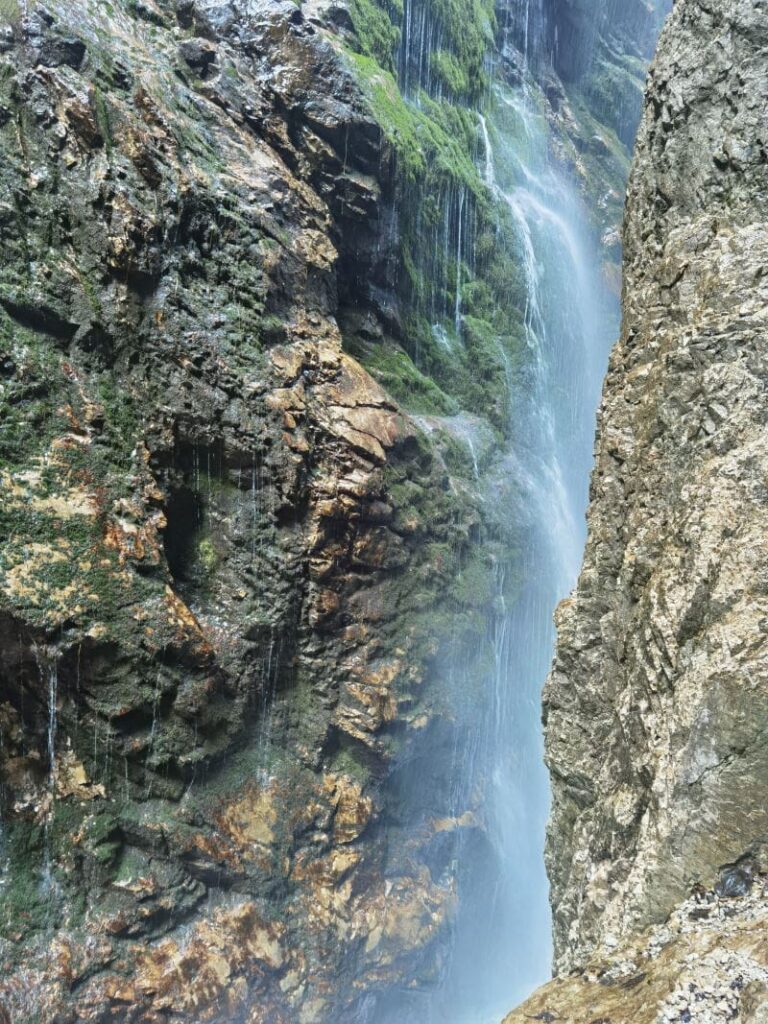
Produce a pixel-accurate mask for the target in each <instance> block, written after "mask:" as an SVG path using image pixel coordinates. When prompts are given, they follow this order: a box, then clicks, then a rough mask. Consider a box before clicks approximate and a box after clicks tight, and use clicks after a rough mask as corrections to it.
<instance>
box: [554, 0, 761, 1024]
mask: <svg viewBox="0 0 768 1024" xmlns="http://www.w3.org/2000/svg"><path fill="white" fill-rule="evenodd" d="M767 47H768V10H767V9H766V6H765V4H764V3H761V2H755V0H723V2H721V3H718V4H710V3H705V2H703V0H677V2H676V3H675V6H674V11H673V13H672V15H671V17H670V20H669V22H668V24H667V27H666V29H665V31H664V34H663V36H662V41H661V44H660V50H659V53H658V56H657V58H656V61H655V63H654V65H653V68H652V71H651V76H650V81H649V85H648V90H647V97H646V107H645V114H644V118H643V123H642V126H641V129H640V136H639V143H638V149H637V154H636V158H635V163H634V169H633V173H632V176H631V183H630V188H629V199H628V207H627V213H626V223H625V229H624V243H625V282H624V319H623V329H622V335H621V341H620V343H619V345H618V346H617V348H616V350H615V352H614V354H613V357H612V360H611V366H610V371H609V374H608V379H607V383H606V386H605V393H604V401H603V407H602V413H601V420H600V427H599V437H598V446H597V465H596V470H595V473H594V478H593V482H592V501H591V509H590V513H589V523H590V535H589V542H588V548H587V553H586V560H585V564H584V569H583V572H582V575H581V579H580V581H579V585H578V588H577V590H576V592H575V593H574V595H573V597H572V598H571V599H570V600H569V601H567V602H565V603H564V604H563V606H562V607H561V609H560V611H559V615H558V626H559V644H558V649H557V657H556V662H555V666H554V670H553V672H552V675H551V678H550V680H549V683H548V686H547V689H546V694H545V718H546V729H547V757H548V762H549V765H550V768H551V772H552V779H553V787H554V807H553V813H552V819H551V826H550V831H549V845H548V862H549V869H550V874H551V879H552V898H553V905H554V911H555V934H556V944H557V966H558V968H559V969H560V971H564V972H567V971H569V970H572V969H577V968H580V967H582V966H583V965H584V964H585V963H586V962H587V961H588V960H589V959H590V958H594V957H597V958H598V959H599V958H601V957H602V958H605V957H606V956H607V955H608V954H609V953H610V951H611V950H614V949H615V948H616V946H617V944H622V943H625V942H626V941H627V940H628V938H629V937H631V936H633V935H636V934H637V933H639V932H641V931H642V930H643V929H645V928H647V927H648V926H650V925H654V924H656V923H658V922H662V921H664V920H665V919H666V918H667V915H669V914H670V912H671V911H672V910H673V908H674V907H675V906H677V905H678V904H680V903H681V901H683V900H684V899H685V898H686V897H687V896H688V894H689V893H690V892H691V890H692V887H694V886H699V885H702V886H704V887H705V888H708V887H711V886H712V884H713V883H714V881H715V879H716V878H717V876H718V873H719V872H720V871H721V870H722V869H723V868H726V867H727V866H728V865H731V866H733V865H736V866H737V868H738V870H742V871H743V872H746V874H747V875H749V877H750V879H751V877H752V875H755V874H759V873H760V872H761V871H762V870H763V860H762V853H761V850H762V844H764V842H765V841H766V838H767V837H768V805H767V804H766V799H765V796H766V792H768V746H766V743H765V734H766V729H767V728H768V701H767V699H766V696H767V694H766V690H767V688H768V658H767V656H766V652H767V650H768V647H767V645H768V617H767V613H768V597H767V596H766V579H767V578H768V577H767V576H766V557H765V550H766V538H767V537H768V511H767V506H766V492H765V480H766V474H767V473H768V429H767V424H768V414H767V412H766V409H767V408H768V407H767V405H766V380H767V379H768V361H767V360H766V345H765V340H766V329H767V328H768V313H767V312H766V310H768V285H767V284H766V276H765V263H766V256H767V255H768V227H767V226H766V225H767V224H768V189H767V188H766V185H767V184H768V157H767V156H766V132H767V131H768V124H767V122H766V111H768V75H767V74H766V67H767V65H766V52H767V50H766V48H767ZM726 876H727V877H730V876H728V875H727V872H726ZM748 888H749V886H747V885H745V886H744V887H743V892H747V890H748ZM760 892H761V893H762V884H761V888H760ZM725 895H730V896H734V897H735V896H738V893H737V892H735V891H734V892H729V891H726V892H725ZM760 899H762V897H760ZM755 912H756V913H757V914H758V915H762V914H764V913H765V908H764V903H763V905H762V906H761V907H758V908H757V909H756V911H755ZM725 913H726V915H730V914H733V915H735V916H734V918H733V921H732V922H731V924H730V925H728V927H731V926H733V928H738V927H741V926H740V925H739V926H737V925H736V923H735V922H737V921H740V920H741V919H742V918H741V915H742V913H746V912H745V911H744V912H743V911H742V909H741V908H740V907H739V905H738V902H735V903H734V904H732V905H729V908H728V909H727V910H726V911H725ZM749 920H750V921H752V919H751V918H749ZM745 921H746V919H745ZM753 925H754V921H752V923H751V924H750V923H748V922H747V924H745V927H747V928H748V929H749V928H752V927H753ZM674 927H677V926H676V925H675V926H674ZM686 927H687V926H686ZM702 928H703V929H704V933H705V934H704V937H703V938H701V940H699V939H696V940H695V941H694V940H690V943H689V940H688V939H687V938H685V937H681V938H678V939H676V940H675V941H676V942H677V943H678V946H677V947H676V948H677V949H678V950H680V952H681V954H682V953H683V952H685V950H687V951H688V952H687V953H686V956H687V955H688V953H690V955H691V957H694V958H695V957H696V956H698V955H699V954H700V953H701V955H704V954H706V957H709V955H710V954H709V952H707V951H706V950H705V947H706V946H707V943H708V942H710V939H708V938H707V937H706V936H707V935H711V932H710V931H709V925H706V926H704V925H702ZM683 931H685V929H683ZM728 934H729V933H728V930H727V928H725V930H724V931H723V932H722V935H721V938H722V944H723V945H722V949H723V956H726V955H727V956H730V955H731V953H730V949H731V946H730V939H729V938H728ZM699 941H701V942H702V943H703V944H704V945H703V946H701V947H699V946H697V943H698V942H699ZM717 941H720V940H717ZM741 941H742V940H741V939H740V940H739V942H741ZM686 943H689V946H690V948H689V947H688V946H686ZM744 943H746V945H745V946H744V948H747V947H749V956H751V957H752V958H753V959H754V960H756V962H757V963H758V964H760V965H762V966H761V968H760V970H758V969H757V968H755V970H756V972H757V973H756V974H755V978H754V979H753V980H750V979H749V978H748V976H747V975H748V973H749V972H747V974H744V979H743V980H744V984H745V985H747V984H748V985H752V984H753V982H754V985H757V986H758V990H759V992H761V993H764V992H765V977H764V967H765V964H766V950H765V947H764V944H763V939H762V938H761V937H760V933H759V931H756V932H755V933H754V934H753V936H752V938H744ZM681 944H682V945H681ZM707 948H709V947H707ZM633 955H634V954H633ZM672 955H677V953H674V954H672ZM712 956H715V957H716V954H715V953H714V952H713V953H712ZM662 959H663V956H662ZM686 963H688V961H686ZM659 964H660V961H659V963H657V964H656V966H654V964H653V963H650V964H649V965H648V966H647V968H646V966H645V961H643V962H640V961H638V962H637V969H638V972H640V973H641V974H643V976H644V974H645V972H646V971H647V973H648V975H649V980H652V977H653V973H654V972H656V971H658V970H661V967H660V966H659ZM675 970H677V968H675ZM680 970H681V971H682V967H680ZM686 970H687V968H686ZM673 973H674V972H673ZM727 973H728V972H727V971H726V974H727ZM736 974H738V972H736ZM736 974H734V975H733V978H735V977H736ZM638 976H639V975H638ZM738 976H739V977H741V974H739V975H738ZM750 977H751V976H750ZM733 978H732V980H733ZM630 980H631V979H630ZM588 984H591V983H590V982H589V981H588V980H586V981H579V982H573V983H571V982H562V983H557V985H556V987H555V988H554V989H552V991H553V992H555V993H558V992H561V993H571V994H572V995H573V997H574V998H576V993H577V992H578V993H581V994H580V995H578V999H579V1000H583V998H584V993H585V991H586V989H585V988H584V986H585V985H588ZM558 985H559V987H558ZM638 985H640V983H639V982H638ZM644 985H646V982H643V985H640V987H639V988H638V989H637V992H639V993H643V992H646V993H647V992H648V991H649V990H648V989H647V988H646V987H644ZM625 987H626V986H625ZM629 987H630V988H632V986H631V985H630V986H629ZM591 992H592V995H591V996H589V998H587V999H586V1003H587V1004H588V1005H589V1007H590V1013H591V1016H589V1015H587V1016H585V1017H584V1018H583V1019H585V1020H586V1019H592V1018H595V1017H599V1018H600V1019H603V1017H605V1018H606V1019H610V1020H612V1021H629V1020H632V1021H635V1020H645V1019H648V1020H651V1019H655V1018H654V1016H653V1014H652V1013H650V1011H648V1012H647V1013H646V1011H645V1010H644V1011H643V1012H642V1013H641V1012H640V1011H639V1010H638V1012H637V1015H633V1013H634V1011H632V1010H631V1007H632V1006H634V1002H633V1000H635V998H636V994H632V995H626V996H625V997H622V998H618V997H617V998H616V999H614V997H613V995H610V994H603V993H602V992H601V990H600V989H599V987H593V989H592V990H591ZM558 998H560V997H559V996H558ZM568 998H570V996H569V997H568ZM650 998H651V996H650V995H649V999H650ZM611 1000H613V1002H612V1001H611ZM609 1004H610V1005H609ZM538 1005H539V1004H536V1006H538ZM542 1006H543V1004H542ZM603 1010H605V1012H604V1013H603ZM726 1011H727V1012H726ZM654 1012H655V1011H654ZM665 1012H666V1011H665ZM681 1012H682V1010H681ZM686 1012H688V1011H687V1010H686ZM718 1012H719V1011H718ZM728 1012H730V1011H729V1010H728V1009H727V1007H726V1010H723V1011H722V1013H720V1015H717V1014H715V1016H712V1017H707V1018H706V1019H707V1020H710V1019H711V1020H726V1019H732V1018H731V1017H729V1016H728ZM763 1012H764V1011H763ZM601 1014H602V1015H601ZM643 1014H645V1016H644V1015H643ZM649 1014H650V1015H649ZM723 1014H724V1015H723ZM556 1018H557V1019H561V1018H560V1016H559V1015H558V1014H556ZM538 1019H548V1020H549V1019H555V1017H546V1018H544V1017H540V1018H538ZM563 1019H569V1020H570V1019H576V1018H575V1017H573V1016H572V1015H571V1016H568V1015H566V1016H565V1017H564V1018H563ZM579 1019H581V1018H579ZM660 1019H680V1020H698V1019H699V1018H698V1017H697V1016H696V1014H695V1013H694V1015H693V1016H690V1015H689V1016H680V1017H676V1016H674V1015H673V1016H672V1017H662V1018H660ZM702 1019H704V1018H702ZM749 1019H752V1018H749ZM760 1019H763V1018H762V1017H761V1018H760Z"/></svg>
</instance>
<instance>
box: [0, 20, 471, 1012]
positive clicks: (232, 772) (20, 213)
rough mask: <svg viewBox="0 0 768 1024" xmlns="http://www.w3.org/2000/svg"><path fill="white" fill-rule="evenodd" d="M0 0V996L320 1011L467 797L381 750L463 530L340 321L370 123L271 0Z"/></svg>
mask: <svg viewBox="0 0 768 1024" xmlns="http://www.w3.org/2000/svg"><path fill="white" fill-rule="evenodd" d="M0 21H2V22H3V24H2V26H0V51H2V52H1V53H0V147H2V157H1V159H0V233H1V237H2V245H3V273H2V278H1V280H0V310H1V311H0V347H1V352H2V356H1V358H0V377H1V378H2V383H1V384H0V402H2V410H1V415H2V430H1V432H0V457H1V458H2V463H1V468H0V491H1V492H2V494H1V497H0V519H2V536H1V544H0V651H1V652H2V653H1V655H0V673H1V675H0V730H1V735H2V742H1V743H0V798H1V801H0V821H2V826H0V828H1V831H0V857H1V858H2V869H3V884H2V886H1V887H0V1020H5V1019H7V1018H8V1016H9V1015H10V1019H11V1020H12V1021H13V1024H24V1022H27V1024H32V1022H34V1024H49V1022H53V1021H56V1022H58V1024H70V1022H72V1024H74V1022H75V1021H77V1022H85V1021H97V1020H98V1021H100V1022H103V1021H108V1020H119V1021H142V1022H147V1024H149V1022H158V1024H159V1022H161V1021H162V1022H166V1021H170V1020H183V1021H190V1022H191V1021H194V1022H195V1024H202V1022H204V1021H211V1022H212V1021H222V1022H223V1021H227V1022H233V1021H245V1020H247V1021H248V1022H250V1024H256V1022H257V1021H267V1020H269V1021H271V1022H280V1021H285V1022H292V1024H293V1022H298V1021H301V1022H310V1021H318V1020H334V1021H342V1020H345V1019H348V1015H353V1014H354V1013H355V1012H356V1010H355V1008H356V1006H357V1004H358V1002H359V1001H360V1000H363V999H364V998H365V997H366V995H367V994H368V993H369V992H370V991H376V990H377V989H378V988H381V987H386V986H387V985H389V984H392V982H393V980H394V981H397V980H399V979H400V977H401V976H402V974H403V973H404V964H405V959H404V958H407V962H408V967H409V970H412V969H413V966H414V964H415V963H417V962H418V963H421V960H420V959H419V958H420V957H422V956H423V957H424V964H423V970H424V972H425V973H426V974H427V975H428V973H429V970H430V967H429V965H430V963H432V960H431V959H430V957H431V956H432V946H433V944H434V943H435V942H436V939H437V938H438V937H439V936H440V935H441V934H442V930H443V929H444V927H445V923H446V920H447V918H448V917H449V916H450V911H451V908H452V905H453V901H454V892H453V889H452V886H451V884H450V881H449V880H448V879H446V878H443V877H441V875H440V869H439V867H437V868H435V866H434V865H435V864H438V865H439V862H440V856H439V853H438V854H435V848H436V847H437V848H438V850H439V848H440V847H441V844H445V843H447V842H448V841H449V837H450V835H451V834H452V833H453V832H455V831H456V830H457V829H460V828H463V827H472V824H471V821H470V823H469V825H467V821H459V820H455V821H454V820H450V819H447V818H445V817H444V818H443V819H442V820H441V821H440V822H439V823H435V826H434V828H430V827H429V823H428V822H427V823H426V824H425V827H424V829H423V830H421V832H420V834H419V836H418V838H417V839H413V838H408V839H407V840H403V841H402V842H399V841H398V839H397V837H398V830H399V828H400V825H401V822H399V821H398V820H397V819H396V818H394V819H393V817H392V815H391V814H390V816H389V817H390V820H389V821H388V822H387V828H386V829H385V828H384V825H383V824H382V818H383V817H384V816H385V811H386V800H387V797H386V789H385V788H382V787H379V786H378V785H377V783H378V782H379V781H380V780H382V779H383V778H385V776H386V774H387V770H388V768H387V766H388V764H389V762H390V759H391V757H392V755H393V753H394V752H395V751H396V750H397V749H399V748H400V747H402V746H403V745H404V744H405V743H406V742H407V741H408V737H409V736H413V735H421V734H424V733H425V732H427V731H429V730H430V729H431V728H432V727H433V725H434V723H435V721H436V718H439V715H438V714H437V712H436V710H435V707H434V705H433V703H432V702H431V698H430V697H429V696H428V694H429V692H431V691H430V686H434V687H435V688H436V689H438V690H439V689H440V687H439V682H440V680H439V671H438V669H437V668H436V665H435V663H434V661H433V656H434V654H435V645H434V642H433V641H432V639H431V638H429V637H427V636H426V633H425V631H424V629H423V617H424V616H425V614H426V613H427V612H429V614H430V615H431V616H433V617H434V616H438V617H439V615H440V614H441V611H445V613H446V615H447V614H448V612H447V611H446V609H449V610H450V609H451V608H452V609H454V610H455V609H456V608H457V607H458V606H459V605H461V601H462V599H460V598H458V597H456V596H455V595H453V594H452V590H451V588H452V587H453V586H454V584H456V585H458V583H457V580H456V578H455V569H454V568H453V567H454V565H455V562H454V559H457V558H458V559H461V558H463V557H464V555H465V554H466V551H467V546H468V539H469V536H470V533H471V532H472V531H474V530H476V529H477V514H476V511H475V510H474V507H473V505H472V502H471V501H470V499H469V498H468V497H467V496H466V495H465V494H464V493H463V491H462V490H461V486H460V484H458V483H456V482H452V481H451V480H450V479H449V477H448V474H447V472H446V469H445V465H444V464H443V462H442V461H441V459H440V458H439V456H438V455H437V454H436V452H435V450H434V448H433V447H432V446H431V445H430V444H429V443H428V442H427V440H426V439H425V438H424V436H423V435H422V434H420V433H419V431H418V430H417V429H416V427H415V426H414V424H413V423H412V422H411V421H409V420H408V419H407V418H406V417H405V416H404V415H402V414H401V413H400V412H399V411H398V409H397V408H396V406H395V405H394V403H393V402H392V400H391V399H390V398H389V397H388V396H387V395H386V394H385V393H384V391H383V390H382V389H381V387H380V386H379V385H378V384H377V383H376V382H375V381H374V380H373V379H372V378H371V377H370V376H369V375H368V374H367V373H366V372H365V371H364V370H363V369H362V368H361V367H360V366H359V365H358V364H357V363H356V362H355V361H354V360H353V359H351V358H350V357H349V356H348V355H346V354H345V353H344V352H343V351H342V345H341V340H342V339H341V335H340V331H339V328H338V319H337V314H339V313H340V304H343V301H344V296H345V295H349V294H351V293H354V295H355V299H356V302H357V315H358V316H363V315H367V316H368V317H369V319H371V320H372V322H374V323H376V322H377V319H376V318H377V317H379V318H381V319H384V320H386V317H387V315H388V314H387V312H386V310H385V309H384V306H385V305H386V302H387V292H386V288H387V286H388V276H387V274H388V271H387V261H388V259H389V258H390V255H391V253H390V250H389V249H388V247H387V241H386V239H387V235H386V232H383V231H382V229H381V223H382V222H383V223H385V224H386V223H388V220H387V213H386V210H387V203H388V202H389V199H388V197H387V194H386V188H387V184H388V181H389V179H390V158H391V152H390V149H389V146H388V144H387V142H386V141H385V139H384V136H383V134H382V132H381V130H380V128H379V126H378V125H377V124H376V123H375V122H374V121H373V120H372V119H371V116H370V114H369V113H368V112H367V108H366V105H365V103H364V102H363V99H362V95H361V93H360V91H359V89H358V88H357V86H356V84H355V81H354V79H353V77H352V75H351V73H350V71H349V69H348V64H347V62H346V61H345V59H344V58H343V56H342V54H341V52H340V49H339V47H338V46H337V45H336V43H335V41H334V40H333V38H332V37H331V36H330V35H326V33H324V31H322V30H321V28H320V27H319V26H318V24H316V23H313V22H312V21H310V20H308V19H306V18H305V17H304V15H303V14H302V12H301V11H300V10H299V9H298V8H297V7H296V6H295V5H294V4H293V3H291V2H289V0H285V2H282V0H247V2H245V0H244V2H242V3H239V2H231V3H229V2H223V0H221V2H217V0H194V2H192V0H178V2H176V3H171V2H170V0H169V2H166V3H163V2H157V3H156V2H155V0H138V2H136V0H131V2H119V0H115V2H114V4H112V3H104V2H102V0H82V2H78V3H77V4H72V3H70V2H69V0H67V2H63V0H62V2H53V0H51V2H47V3H45V4H44V5H43V4H39V5H38V4H33V3H30V4H29V17H28V18H25V19H22V17H21V8H20V7H19V6H17V5H16V4H15V3H13V2H10V3H9V2H5V3H3V4H2V5H1V6H0ZM392 244H394V242H392ZM374 293H375V294H374ZM379 329H380V328H379ZM406 580H407V587H406V585H405V581H406ZM459 582H460V573H459ZM463 600H464V605H465V606H474V605H477V604H478V602H477V600H476V599H475V597H474V595H470V596H469V597H467V598H465V599H463ZM473 614H476V615H477V621H478V622H483V621H484V620H483V618H482V616H481V615H480V613H479V610H478V611H477V612H476V613H474V612H473ZM467 628H469V627H467ZM460 633H461V628H460V629H459V634H460ZM460 640H461V637H460V635H459V636H458V639H457V640H456V642H460ZM435 806H436V810H437V811H438V812H439V809H440V807H439V800H436V801H435ZM426 846H429V847H430V849H431V850H432V852H433V855H434V856H433V859H432V865H433V870H432V871H431V872H430V871H429V870H427V868H426V867H424V866H423V864H424V862H425V859H426V855H425V853H424V848H425V847H426ZM385 869H386V874H385Z"/></svg>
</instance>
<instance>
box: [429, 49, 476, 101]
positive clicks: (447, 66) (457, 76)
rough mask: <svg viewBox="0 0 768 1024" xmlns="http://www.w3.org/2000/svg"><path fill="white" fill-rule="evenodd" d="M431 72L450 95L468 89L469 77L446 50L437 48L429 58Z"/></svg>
mask: <svg viewBox="0 0 768 1024" xmlns="http://www.w3.org/2000/svg"><path fill="white" fill-rule="evenodd" d="M430 67H431V69H432V72H433V74H434V75H435V76H436V77H437V79H438V80H439V81H440V83H441V84H442V85H443V87H444V88H445V89H447V90H448V92H449V93H450V94H451V95H452V96H461V95H463V94H464V93H466V92H468V91H469V79H468V78H467V74H466V72H465V70H464V68H463V67H462V66H461V63H460V62H459V61H458V60H457V58H456V57H454V55H453V54H452V53H449V52H448V51H447V50H438V51H437V52H436V53H433V54H432V56H431V58H430Z"/></svg>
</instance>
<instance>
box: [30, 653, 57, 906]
mask: <svg viewBox="0 0 768 1024" xmlns="http://www.w3.org/2000/svg"><path fill="white" fill-rule="evenodd" d="M34 652H35V660H36V661H37V671H38V675H39V677H40V682H41V684H42V686H43V688H44V690H45V691H46V702H47V708H48V721H47V727H46V755H47V758H48V780H47V790H48V791H47V794H46V799H47V802H48V806H47V807H46V810H45V826H44V830H43V866H42V879H41V881H42V887H43V890H44V891H45V892H51V891H53V890H55V888H56V882H55V878H54V874H53V859H52V855H51V836H50V827H51V821H52V818H53V814H54V811H55V804H56V737H57V733H58V698H59V660H58V654H57V652H56V651H53V650H49V649H48V648H45V647H35V649H34Z"/></svg>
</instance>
